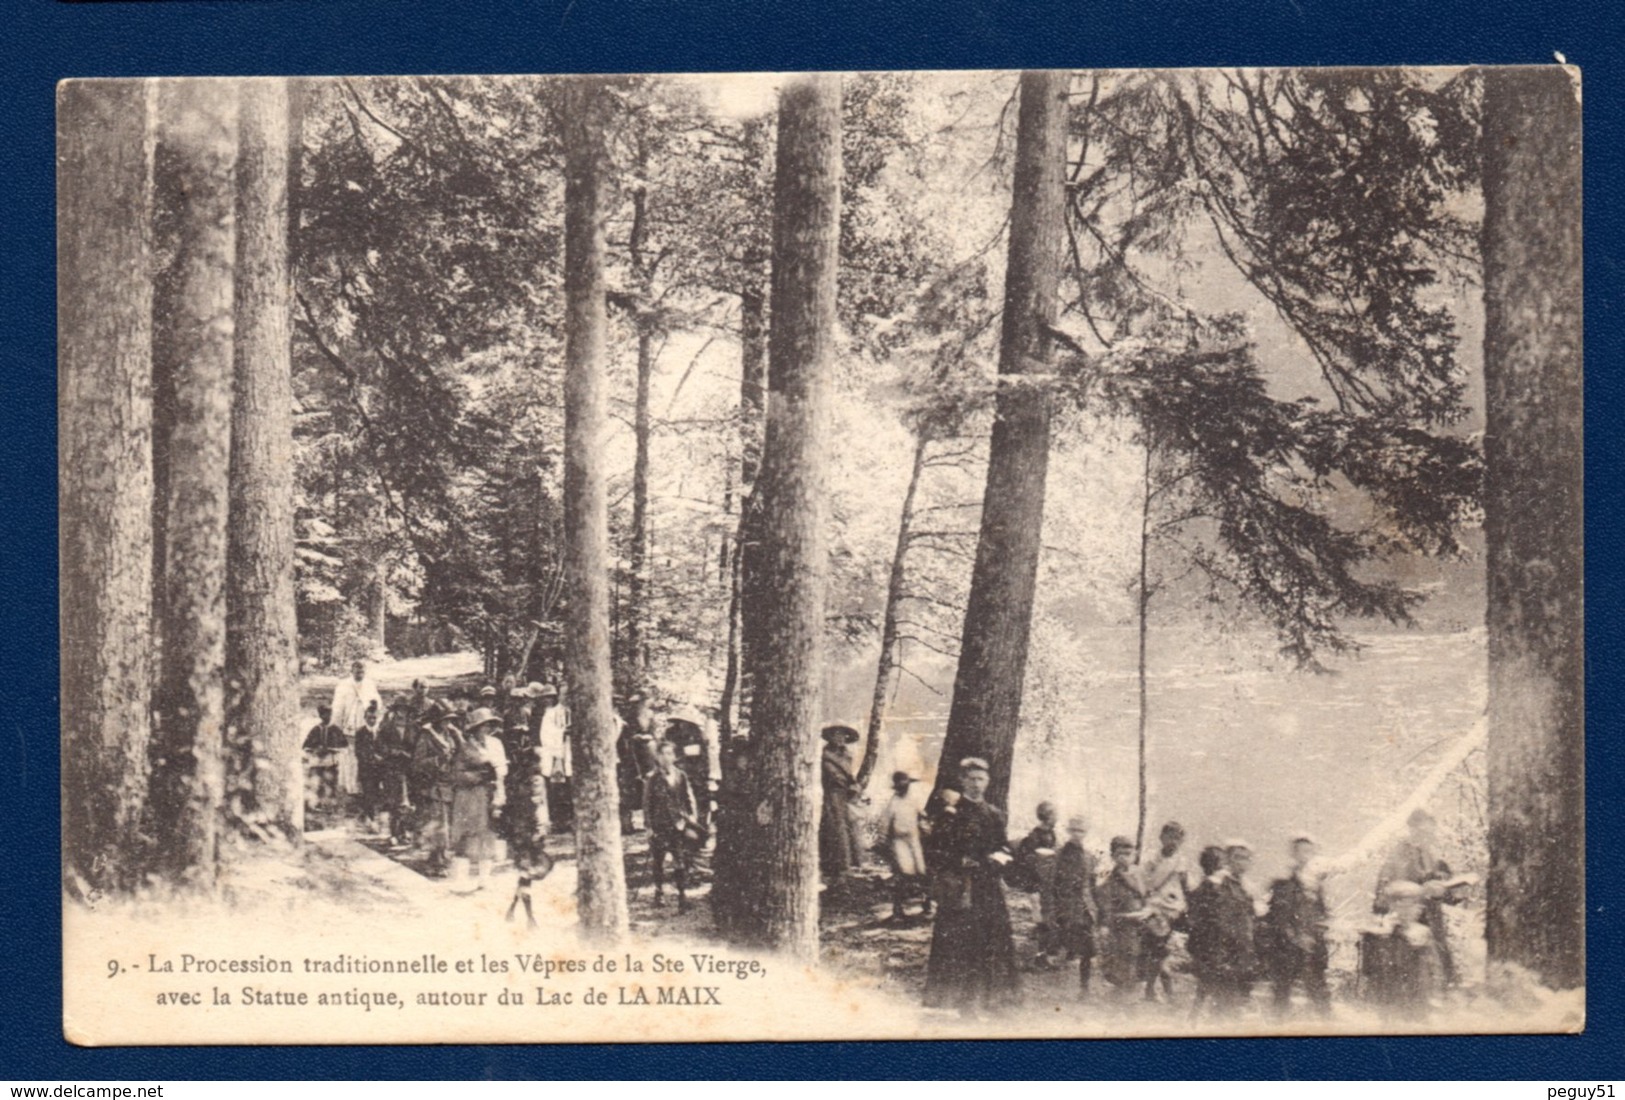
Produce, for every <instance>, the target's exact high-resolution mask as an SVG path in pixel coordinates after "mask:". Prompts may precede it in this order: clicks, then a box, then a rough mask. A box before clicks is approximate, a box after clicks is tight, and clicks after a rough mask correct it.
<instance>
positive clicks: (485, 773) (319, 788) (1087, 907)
mask: <svg viewBox="0 0 1625 1100" xmlns="http://www.w3.org/2000/svg"><path fill="white" fill-rule="evenodd" d="M623 710H624V714H623V716H622V718H621V735H620V738H619V740H618V741H617V745H616V749H617V755H618V767H617V779H618V794H619V813H620V818H621V823H622V831H623V833H625V834H629V835H630V834H641V835H642V836H644V837H645V838H646V841H647V847H646V848H645V849H644V850H643V852H642V853H641V855H640V856H633V855H629V856H628V862H629V863H641V864H643V866H642V867H641V868H637V867H634V868H632V870H634V871H636V870H642V871H643V872H644V873H645V877H647V879H648V880H649V881H650V882H651V883H652V887H651V892H650V895H649V900H650V901H651V903H652V904H653V905H655V906H659V905H661V904H663V903H664V901H665V898H666V883H667V880H668V875H669V879H670V882H671V884H672V886H673V887H674V888H675V893H676V909H675V912H676V913H677V914H679V915H680V914H683V913H687V912H688V911H689V908H690V894H689V891H690V887H691V886H693V885H697V884H698V883H699V879H704V880H707V881H708V880H709V877H710V875H709V869H708V867H707V868H706V869H705V870H701V867H702V866H704V865H706V864H708V862H709V860H708V859H707V858H706V857H707V856H708V854H709V850H710V849H712V848H713V847H714V844H713V843H712V836H713V820H714V818H715V815H717V814H718V813H719V812H721V813H723V814H726V813H728V812H729V808H730V806H731V805H736V800H733V799H730V794H731V793H732V792H730V791H728V790H727V789H726V788H724V787H723V785H722V768H721V754H720V752H719V747H718V745H717V742H716V738H715V736H714V735H713V734H711V733H710V732H709V731H708V726H709V723H708V722H707V720H706V719H705V717H704V716H703V715H702V714H700V713H699V712H698V711H697V710H696V709H694V708H683V709H681V710H678V711H676V712H674V713H673V714H672V715H671V716H669V717H667V718H666V719H665V720H664V722H663V723H662V722H660V721H658V720H657V719H656V716H655V715H654V713H653V711H652V709H651V708H650V706H649V705H648V703H647V702H646V701H645V700H643V699H641V698H639V699H633V700H629V701H628V705H627V706H626V707H624V708H623ZM318 716H319V720H318V722H317V723H316V724H315V725H314V726H312V727H311V729H310V730H309V732H308V733H307V734H306V736H305V738H304V742H303V747H304V754H305V766H306V780H305V788H306V808H305V812H306V820H307V828H315V829H322V828H331V827H334V826H335V825H338V826H344V827H353V829H354V830H355V831H356V832H357V833H359V834H360V835H364V836H371V837H375V838H378V839H379V840H380V841H381V842H385V843H387V845H388V851H389V852H390V854H391V855H392V856H394V857H396V858H399V859H402V860H403V861H406V862H409V863H413V864H416V865H418V866H420V867H421V869H422V870H423V873H424V874H426V875H428V876H431V877H433V878H436V879H444V880H446V881H447V882H448V887H449V889H450V890H451V891H453V892H456V893H464V894H471V893H475V892H478V891H482V890H486V889H488V888H490V889H497V888H499V885H498V884H499V883H500V884H501V888H505V887H506V886H507V885H508V884H509V883H510V882H512V883H513V885H514V892H513V898H512V903H511V904H510V906H509V908H508V911H507V916H508V919H510V920H512V919H514V918H515V915H516V911H517V910H518V909H519V908H520V907H521V906H522V907H523V913H524V916H525V918H526V920H527V922H528V923H529V924H530V925H531V926H532V927H535V926H536V921H535V916H534V911H533V907H532V893H531V891H532V888H533V886H534V884H535V883H536V882H538V881H540V880H542V879H544V878H546V877H547V875H548V874H549V873H550V872H551V871H552V870H553V867H554V864H555V857H554V856H553V855H550V854H549V852H548V843H547V840H548V837H549V836H550V835H553V836H555V837H556V838H557V839H556V840H555V842H554V849H555V852H560V851H566V850H567V849H568V847H569V839H568V838H569V835H570V831H571V828H572V822H573V813H574V792H573V789H572V784H571V777H572V775H573V766H572V752H571V734H570V722H569V711H568V708H567V706H565V705H564V704H563V703H562V702H561V695H560V691H559V689H558V688H557V687H556V686H554V685H552V684H545V683H539V682H532V683H529V684H524V685H520V684H517V683H515V682H514V681H513V680H512V678H508V679H505V680H504V681H503V682H502V683H501V684H500V685H498V684H490V683H485V684H479V685H469V686H468V687H466V688H465V689H462V690H452V691H447V692H444V693H441V694H439V695H438V696H436V695H431V693H430V692H429V690H428V688H427V687H426V685H425V684H424V682H423V681H422V680H415V681H414V682H413V683H412V687H411V690H410V691H409V692H404V693H398V694H396V695H394V697H393V698H391V699H390V700H389V701H388V702H387V703H386V702H385V700H384V698H383V696H382V694H381V692H380V691H379V689H378V688H377V687H376V686H375V684H374V683H373V681H372V679H371V678H370V677H369V676H368V672H367V666H366V664H365V663H364V662H361V661H357V662H354V664H353V665H352V666H351V674H350V676H348V677H345V678H342V679H339V680H338V682H337V683H336V685H335V686H334V689H333V695H332V700H331V702H330V703H329V704H327V705H324V706H321V707H320V708H319V709H318ZM662 726H663V728H661V727H662ZM821 737H822V740H823V742H824V748H823V753H822V758H821V766H820V783H821V791H822V794H821V799H820V816H819V823H818V852H819V868H820V874H821V877H822V889H823V891H824V892H826V893H827V894H828V895H829V898H828V900H829V901H831V902H834V903H835V904H837V905H839V903H840V895H841V894H842V893H843V892H844V891H847V890H849V889H850V884H851V883H852V882H853V880H854V878H855V876H858V875H860V874H862V873H863V871H864V869H865V867H866V865H868V866H870V867H871V868H874V867H877V866H878V867H880V868H884V870H885V871H886V872H887V875H886V891H887V894H888V896H889V901H890V913H889V916H888V917H887V918H886V920H887V922H888V923H889V924H891V925H893V926H896V927H899V928H907V927H910V926H919V925H928V926H929V927H930V929H931V937H930V941H929V955H928V960H927V964H926V976H925V989H924V1003H925V1005H926V1006H927V1007H930V1008H937V1009H946V1010H951V1011H953V1012H956V1013H959V1014H962V1015H966V1016H970V1017H973V1018H975V1017H981V1016H983V1015H986V1014H993V1013H998V1012H1001V1011H1005V1010H1008V1009H1011V1008H1014V1007H1017V1006H1019V1005H1020V1004H1021V1002H1022V982H1023V977H1022V976H1023V974H1024V973H1047V972H1052V971H1056V970H1061V969H1069V968H1070V967H1071V966H1072V965H1073V964H1074V963H1075V964H1076V970H1077V979H1078V980H1077V993H1078V996H1079V999H1080V1000H1082V1001H1085V1002H1096V1001H1098V1002H1100V1003H1102V1004H1106V1005H1111V1006H1114V1007H1116V1008H1118V1009H1124V1008H1126V1009H1129V1010H1133V1009H1134V1008H1135V1007H1136V1006H1137V1005H1138V1004H1140V1003H1150V1004H1159V1005H1161V1006H1162V1007H1163V1010H1164V1011H1168V1010H1170V1009H1177V1010H1178V1011H1181V1012H1186V1013H1188V1014H1189V1016H1190V1018H1191V1019H1193V1020H1194V1019H1197V1018H1200V1017H1202V1016H1203V1015H1204V1014H1206V1015H1208V1016H1216V1017H1221V1018H1223V1017H1235V1016H1238V1015H1241V1014H1245V1013H1248V1012H1257V1013H1259V1014H1261V1015H1263V1016H1266V1017H1268V1018H1270V1019H1274V1020H1281V1019H1284V1018H1286V1017H1288V1016H1289V1015H1291V1014H1293V1013H1295V1012H1296V1013H1307V1014H1312V1015H1314V1016H1318V1017H1320V1018H1326V1017H1328V1016H1329V1015H1330V1012H1331V1003H1332V993H1331V988H1330V985H1329V983H1328V975H1327V970H1328V966H1329V956H1330V952H1329V945H1328V932H1329V924H1330V913H1329V911H1328V906H1327V901H1326V896H1325V878H1326V874H1327V872H1326V870H1325V868H1324V867H1323V866H1322V863H1321V861H1320V860H1319V858H1318V857H1319V855H1320V850H1319V843H1318V841H1317V840H1316V838H1315V837H1314V836H1312V835H1310V834H1308V833H1302V832H1299V833H1294V834H1291V835H1288V836H1285V837H1284V838H1282V839H1281V841H1280V846H1281V848H1282V849H1283V851H1284V853H1285V855H1286V857H1287V861H1288V863H1287V869H1286V873H1285V874H1284V875H1282V876H1281V877H1278V878H1274V879H1273V881H1269V882H1268V883H1267V884H1266V883H1263V882H1260V881H1258V879H1257V876H1256V875H1254V874H1253V873H1252V869H1253V862H1254V845H1253V844H1252V843H1251V842H1249V841H1247V840H1243V839H1238V838H1230V839H1225V840H1222V841H1219V842H1217V843H1209V844H1202V845H1192V844H1188V843H1187V839H1188V838H1187V833H1186V829H1185V827H1184V826H1183V825H1181V824H1180V823H1179V822H1178V821H1168V822H1166V823H1165V824H1164V825H1163V826H1162V827H1161V829H1160V831H1159V832H1158V836H1157V842H1156V845H1155V846H1154V847H1153V848H1152V849H1151V850H1149V851H1147V852H1145V853H1142V852H1141V851H1140V849H1139V847H1138V846H1137V845H1136V843H1135V841H1134V839H1133V838H1131V837H1128V836H1124V835H1117V836H1113V837H1111V838H1110V840H1109V842H1107V843H1106V844H1105V845H1104V847H1103V848H1098V847H1097V846H1096V844H1095V843H1094V841H1093V839H1092V837H1091V826H1090V822H1089V820H1088V818H1087V817H1085V816H1083V815H1077V814H1074V815H1071V816H1068V817H1067V818H1066V822H1065V825H1064V827H1063V826H1061V824H1060V821H1061V818H1060V810H1059V809H1058V807H1057V805H1056V804H1055V803H1054V802H1051V801H1044V802H1040V803H1039V804H1038V805H1037V807H1036V809H1035V810H1034V816H1035V818H1036V824H1035V825H1034V826H1033V827H1032V828H1031V829H1030V830H1028V831H1027V832H1026V833H1025V834H1024V835H1022V836H1020V838H1019V840H1016V839H1013V833H1012V831H1011V829H1012V825H1011V822H1010V819H1009V816H1008V815H1007V814H1006V813H1005V812H1004V811H1003V810H1002V809H1001V808H999V807H997V806H995V805H993V804H992V803H990V802H989V801H988V800H987V797H986V796H987V792H988V787H989V779H990V768H989V764H988V762H987V761H986V760H983V759H981V758H979V757H967V758H965V759H963V760H960V761H958V763H957V767H955V768H952V769H950V772H951V778H950V779H949V780H948V781H947V782H945V783H944V784H943V785H942V787H941V789H940V790H938V791H936V792H935V793H934V794H932V795H931V797H930V798H929V799H926V800H925V801H923V802H922V801H921V799H920V789H919V784H920V783H921V780H920V779H919V778H918V777H916V776H913V775H910V774H909V773H908V772H907V771H896V772H894V773H893V774H892V775H891V777H890V783H891V797H890V798H889V799H887V800H886V803H885V805H884V807H883V808H881V809H880V812H879V814H878V816H876V815H875V814H873V813H871V812H870V807H869V799H868V798H867V796H866V795H865V794H864V793H863V790H862V788H861V787H860V786H859V784H858V782H857V768H856V765H855V761H854V753H853V748H852V747H853V745H854V744H856V743H857V742H858V741H860V740H861V734H860V733H859V732H858V730H856V729H854V728H853V727H851V726H847V725H839V724H835V725H829V726H826V727H824V728H823V730H822V732H821ZM733 751H734V752H735V753H737V754H738V755H740V756H746V755H748V753H749V744H748V741H746V740H744V739H739V741H738V743H737V744H735V745H734V746H733ZM1406 825H1407V832H1406V834H1405V835H1404V836H1403V837H1402V838H1401V839H1399V840H1398V841H1397V842H1396V843H1395V844H1393V845H1392V846H1391V850H1390V851H1389V853H1388V855H1387V857H1386V858H1385V859H1384V861H1383V862H1382V865H1381V870H1380V872H1379V875H1378V878H1377V881H1376V884H1375V888H1374V890H1373V892H1372V896H1371V906H1370V910H1371V912H1370V917H1369V919H1367V920H1366V921H1364V922H1363V923H1364V927H1363V928H1361V929H1360V931H1359V940H1358V945H1357V948H1358V959H1357V966H1358V980H1359V982H1360V984H1361V986H1362V991H1361V995H1362V996H1363V999H1365V1000H1366V1001H1368V1002H1370V1003H1371V1004H1372V1005H1374V1006H1376V1007H1377V1008H1378V1010H1379V1011H1380V1012H1381V1013H1382V1014H1383V1015H1384V1016H1385V1017H1386V1018H1391V1019H1393V1020H1395V1021H1399V1022H1404V1023H1417V1022H1420V1021H1424V1020H1425V1019H1426V1018H1427V1015H1428V1013H1429V1011H1430V1009H1431V1007H1432V1006H1434V1005H1436V1004H1438V1003H1441V1001H1442V999H1443V998H1444V997H1445V995H1446V994H1447V992H1448V990H1450V989H1451V988H1452V987H1454V986H1455V985H1456V984H1457V976H1456V970H1455V966H1454V960H1453V956H1452V951H1451V943H1450V931H1449V925H1448V923H1447V921H1446V918H1445V906H1447V905H1450V906H1460V905H1463V904H1465V903H1467V902H1468V901H1469V898H1470V888H1471V887H1472V886H1474V885H1476V884H1477V881H1478V879H1477V876H1476V875H1473V874H1471V873H1466V874H1454V873H1453V872H1452V870H1451V868H1450V865H1449V863H1448V862H1447V861H1445V860H1444V859H1443V858H1441V857H1440V855H1439V841H1438V836H1437V822H1436V821H1435V819H1434V816H1433V815H1432V814H1431V813H1429V812H1428V811H1427V810H1425V809H1420V808H1419V809H1417V810H1415V811H1413V812H1412V813H1411V814H1410V815H1409V817H1408V819H1407V821H1406ZM1193 850H1194V851H1195V852H1196V853H1197V854H1196V855H1195V858H1194V859H1193V858H1192V857H1191V852H1192V851H1193ZM668 862H669V864H670V867H669V872H668V866H667V865H668ZM1012 901H1016V902H1018V903H1023V902H1024V903H1027V904H1028V905H1029V906H1030V907H1031V908H1032V909H1033V911H1034V912H1035V913H1036V921H1035V922H1034V923H1033V924H1032V926H1031V929H1030V934H1029V936H1028V937H1026V941H1025V942H1023V943H1021V944H1018V942H1017V938H1018V937H1017V933H1016V931H1015V923H1014V922H1013V920H1012V916H1011V902H1012ZM911 910H912V911H911ZM1176 976H1177V981H1176ZM1176 985H1177V987H1178V990H1179V992H1178V993H1177V994H1176ZM1295 997H1296V1001H1297V1003H1296V1004H1295Z"/></svg>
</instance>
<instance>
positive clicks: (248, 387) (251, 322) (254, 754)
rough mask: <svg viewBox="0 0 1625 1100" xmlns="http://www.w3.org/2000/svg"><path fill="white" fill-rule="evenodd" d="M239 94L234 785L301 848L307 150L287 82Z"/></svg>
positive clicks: (242, 814) (230, 630) (258, 822)
mask: <svg viewBox="0 0 1625 1100" xmlns="http://www.w3.org/2000/svg"><path fill="white" fill-rule="evenodd" d="M240 94H241V100H240V110H241V115H240V118H239V132H238V138H239V143H240V144H239V149H238V157H237V287H236V309H237V317H236V349H235V360H236V367H235V369H236V375H235V385H234V393H233V401H232V420H231V528H230V538H229V545H228V557H227V563H226V579H227V585H228V590H227V594H226V612H227V622H226V663H227V667H228V669H229V671H230V680H231V682H230V688H231V691H230V695H231V698H230V699H229V702H230V703H231V710H230V713H229V714H228V720H229V722H230V728H231V744H230V750H231V751H230V755H229V758H228V772H229V775H228V783H229V785H230V791H231V794H230V798H231V802H232V811H233V814H234V816H235V817H236V818H237V819H238V820H240V821H243V822H246V823H251V825H252V826H253V827H254V828H255V829H256V830H258V829H266V830H270V831H272V832H273V833H275V834H278V835H281V836H283V837H287V838H290V839H296V838H298V836H299V835H300V831H301V827H302V821H303V816H304V783H303V770H302V767H301V761H300V739H299V729H298V724H299V667H298V646H299V640H298V623H297V620H296V615H295V596H294V499H293V498H294V493H293V375H292V365H291V360H290V354H291V345H290V332H289V327H288V303H289V297H290V295H291V292H292V287H291V284H290V272H289V265H288V244H289V239H290V237H289V234H290V229H289V226H288V187H289V179H288V173H289V168H290V153H289V150H290V142H291V140H296V139H290V132H289V123H290V112H289V97H288V88H287V84H286V82H285V81H282V80H271V79H267V80H254V81H247V82H244V83H243V84H242V85H241V93H240ZM295 167H296V165H295Z"/></svg>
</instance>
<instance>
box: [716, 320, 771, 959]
mask: <svg viewBox="0 0 1625 1100" xmlns="http://www.w3.org/2000/svg"><path fill="white" fill-rule="evenodd" d="M739 350H740V373H739V456H740V457H739V490H738V491H739V519H738V522H737V524H736V525H735V531H734V547H733V551H734V552H733V560H732V563H731V565H730V568H729V575H728V581H729V588H728V651H727V655H726V663H725V666H724V669H723V676H722V699H721V703H720V710H721V719H720V721H719V722H718V727H719V730H718V733H719V736H720V737H721V738H722V786H723V788H724V789H725V790H727V791H730V792H736V793H737V792H739V791H741V790H742V788H743V787H744V786H745V785H746V784H748V783H749V782H750V773H749V772H747V770H746V769H743V768H741V767H740V763H739V760H738V759H737V753H736V751H735V750H736V748H737V747H738V746H737V745H736V743H735V737H736V736H737V735H738V734H740V733H742V732H744V731H745V730H748V729H749V727H750V710H749V699H750V696H749V692H748V691H747V690H746V679H745V655H744V649H745V642H744V637H743V624H742V623H741V621H740V620H741V618H742V617H743V614H744V610H743V609H744V606H745V602H746V600H747V598H748V597H747V594H746V592H747V590H746V585H747V584H750V583H751V579H752V578H753V577H754V576H755V574H754V572H753V571H751V570H750V568H749V566H750V563H751V561H752V559H753V557H754V550H753V549H752V548H753V546H754V543H755V539H756V528H757V519H756V517H757V500H758V498H757V496H756V493H755V487H756V477H757V474H758V473H759V472H760V470H761V464H762V435H763V432H764V430H765V428H766V426H767V425H766V421H767V350H768V349H767V298H766V295H764V294H762V293H761V292H759V291H756V290H747V291H745V292H743V293H742V294H740V296H739ZM730 804H731V805H732V806H733V807H735V810H736V812H734V813H732V814H723V815H721V817H720V818H719V819H718V821H717V847H716V852H715V855H714V856H713V858H712V866H713V868H714V877H713V879H712V889H711V911H712V915H713V917H714V918H715V920H716V922H717V927H718V928H719V929H721V930H722V931H723V932H724V933H725V934H727V933H730V932H731V931H732V929H733V927H734V924H733V921H734V917H735V914H736V912H737V911H738V909H739V907H740V905H741V903H744V904H748V903H749V902H748V899H749V898H750V897H753V896H754V895H755V894H756V893H757V892H758V890H757V888H756V886H755V885H754V884H753V883H752V881H751V879H750V878H749V875H751V874H754V873H755V870H759V869H760V861H759V860H758V861H756V864H755V865H754V869H752V868H747V867H746V866H745V865H744V864H745V857H744V852H745V850H746V849H747V848H748V846H749V845H750V844H751V843H752V841H753V839H754V837H755V826H754V825H753V824H752V822H751V821H749V820H742V819H741V818H740V816H739V814H738V812H737V808H738V807H739V806H741V805H745V804H754V803H753V802H752V800H751V799H750V797H749V796H748V795H747V796H745V797H741V798H733V797H731V796H730Z"/></svg>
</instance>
